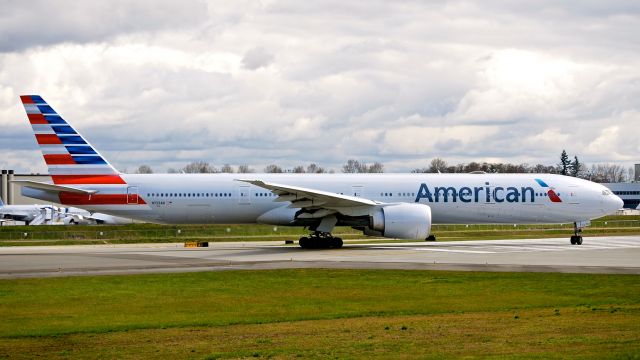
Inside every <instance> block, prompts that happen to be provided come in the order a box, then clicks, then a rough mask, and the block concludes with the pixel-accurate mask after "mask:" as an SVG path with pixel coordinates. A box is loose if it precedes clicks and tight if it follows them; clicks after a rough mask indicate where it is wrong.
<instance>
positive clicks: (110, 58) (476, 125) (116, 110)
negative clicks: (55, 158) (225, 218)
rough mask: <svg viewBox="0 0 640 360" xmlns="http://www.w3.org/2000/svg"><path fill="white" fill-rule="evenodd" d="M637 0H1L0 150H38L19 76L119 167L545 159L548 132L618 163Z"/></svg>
mask: <svg viewBox="0 0 640 360" xmlns="http://www.w3.org/2000/svg"><path fill="white" fill-rule="evenodd" d="M30 4H33V3H30ZM639 14H640V9H639V6H637V4H635V3H633V2H631V3H630V2H625V1H621V2H606V3H590V2H588V3H581V4H567V3H562V4H559V3H557V2H551V1H548V2H547V1H542V2H540V1H535V2H529V1H524V2H518V3H513V4H504V3H503V2H494V1H486V2H483V3H481V4H480V3H479V4H474V3H469V2H458V1H452V2H445V3H426V4H424V3H420V2H386V1H370V2H367V3H344V2H340V1H330V2H321V3H320V2H318V3H316V2H311V1H307V2H299V1H291V2H289V1H266V2H246V3H245V2H243V3H238V2H233V3H225V2H200V1H186V2H180V3H179V4H178V3H175V2H170V1H167V2H164V1H163V2H155V1H154V2H145V1H139V2H135V3H130V2H126V1H92V2H86V3H85V2H82V3H77V2H65V1H62V2H39V3H36V4H35V6H33V5H28V4H27V3H24V4H23V2H11V3H8V4H5V5H3V12H2V14H0V33H1V34H3V37H2V38H1V39H0V129H1V130H0V153H1V154H3V158H2V160H0V167H9V166H11V167H15V168H16V170H18V171H30V170H32V169H36V168H41V167H42V165H41V164H40V163H39V162H38V160H37V157H35V156H25V152H27V151H29V149H36V147H35V143H34V141H33V136H32V135H30V134H29V126H28V124H27V122H26V119H25V116H24V114H23V111H22V108H21V106H20V104H19V102H18V98H17V96H18V95H20V94H23V93H39V94H42V95H43V96H44V97H45V99H47V100H48V101H49V102H51V104H52V106H53V107H54V108H55V109H57V110H58V111H59V112H60V113H61V114H62V115H63V116H65V117H66V118H67V119H68V120H69V121H70V122H72V124H74V125H75V126H76V127H77V128H78V129H79V130H81V131H82V132H83V133H84V134H85V135H86V137H87V138H89V140H90V141H91V142H92V143H94V145H96V146H97V147H98V148H99V149H102V152H103V153H105V154H106V156H108V157H109V158H110V160H111V162H112V163H114V164H115V165H116V166H117V167H119V168H121V169H124V168H127V169H134V168H136V167H137V166H138V165H140V164H142V163H149V164H150V165H152V166H153V167H154V168H155V169H156V170H162V169H165V168H167V167H180V166H179V165H178V164H180V163H183V164H184V163H187V162H189V161H193V160H207V161H210V162H211V163H213V164H217V165H220V164H224V163H231V164H246V163H248V164H253V165H254V167H256V168H259V169H261V168H262V167H263V165H264V164H268V163H279V164H282V165H284V166H293V165H296V164H302V163H305V164H306V163H309V162H317V163H320V164H321V165H324V166H327V167H333V168H336V169H339V167H340V165H341V164H342V163H344V161H345V160H346V159H348V158H359V159H362V160H364V161H369V162H371V161H381V162H383V163H386V164H387V166H386V168H387V170H397V171H406V170H409V169H411V168H414V167H418V166H424V165H426V163H427V162H428V161H429V160H430V159H431V158H432V157H435V156H439V157H443V158H445V159H447V160H448V161H449V162H450V163H455V162H469V161H486V160H490V159H496V160H499V161H510V162H529V163H548V164H552V163H555V162H557V160H556V158H557V156H558V154H559V152H560V151H561V150H562V149H566V150H567V151H568V152H569V153H570V154H577V155H579V156H580V157H581V159H582V160H583V161H585V162H612V161H618V162H625V163H626V164H630V163H632V162H634V161H638V160H640V159H638V152H639V151H640V141H639V140H638V136H637V135H635V134H637V133H638V132H640V131H639V130H640V119H639V118H638V114H639V113H640V109H638V99H640V46H639V45H640V41H639V40H638V37H637V36H635V34H636V33H638V31H640V16H639ZM44 20H46V21H44ZM32 23H42V26H39V27H34V26H25V25H24V24H32ZM612 128H617V129H618V130H617V131H615V132H614V131H613V130H606V129H612ZM605 130H606V131H605ZM607 131H608V132H607ZM18 156H19V157H20V158H21V159H28V160H27V161H23V160H20V161H18V160H7V159H9V158H12V159H13V158H15V157H18ZM419 163H423V165H416V164H419Z"/></svg>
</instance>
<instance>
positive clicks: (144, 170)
mask: <svg viewBox="0 0 640 360" xmlns="http://www.w3.org/2000/svg"><path fill="white" fill-rule="evenodd" d="M137 173H138V174H153V170H152V169H151V166H149V165H140V166H139V167H138V171H137Z"/></svg>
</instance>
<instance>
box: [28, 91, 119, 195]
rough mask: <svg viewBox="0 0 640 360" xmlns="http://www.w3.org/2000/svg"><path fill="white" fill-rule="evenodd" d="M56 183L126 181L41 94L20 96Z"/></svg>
mask: <svg viewBox="0 0 640 360" xmlns="http://www.w3.org/2000/svg"><path fill="white" fill-rule="evenodd" d="M20 99H21V100H22V104H23V105H24V109H25V111H26V112H27V117H28V118H29V122H30V123H31V127H32V128H33V132H34V134H35V136H36V141H37V142H38V145H39V146H40V150H42V155H43V156H44V161H45V162H46V163H47V166H48V168H49V174H50V175H51V178H52V179H53V183H54V184H58V185H72V184H73V185H92V184H126V182H125V181H124V180H123V179H122V177H121V176H120V173H119V172H118V171H117V170H116V169H115V168H114V167H113V166H111V164H109V163H108V162H107V161H106V160H105V159H104V157H102V155H100V154H99V153H98V152H97V151H96V150H95V148H94V147H93V146H91V144H89V142H88V141H86V140H85V139H84V138H83V137H82V135H80V134H79V133H78V132H77V131H76V130H75V129H74V128H73V127H72V126H71V125H69V123H67V122H66V121H65V120H64V119H63V118H62V117H61V116H60V115H58V113H56V112H55V110H53V108H52V107H51V106H49V105H48V104H47V103H46V102H45V101H44V99H42V97H41V96H39V95H22V96H20Z"/></svg>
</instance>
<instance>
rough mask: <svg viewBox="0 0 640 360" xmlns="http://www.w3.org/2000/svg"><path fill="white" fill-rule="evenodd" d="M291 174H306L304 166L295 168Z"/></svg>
mask: <svg viewBox="0 0 640 360" xmlns="http://www.w3.org/2000/svg"><path fill="white" fill-rule="evenodd" d="M291 172H292V173H295V174H302V173H304V172H305V171H304V166H302V165H298V166H296V167H294V168H293V170H291Z"/></svg>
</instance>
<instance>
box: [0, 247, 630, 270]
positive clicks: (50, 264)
mask: <svg viewBox="0 0 640 360" xmlns="http://www.w3.org/2000/svg"><path fill="white" fill-rule="evenodd" d="M288 268H354V269H415V270H460V271H531V272H573V273H616V274H640V236H618V237H592V238H585V242H584V244H583V245H581V246H577V245H571V244H569V240H568V239H566V238H557V239H531V240H483V241H455V242H415V243H400V242H397V243H393V242H389V243H371V244H350V243H348V242H347V243H346V244H345V247H344V248H342V249H334V250H303V249H300V248H299V247H297V246H291V245H288V246H287V245H283V243H282V242H234V243H211V244H210V247H209V248H184V247H183V244H179V243H170V244H143V245H140V244H136V245H84V246H23V247H5V248H0V278H4V279H10V278H24V277H54V276H72V275H100V274H138V273H163V272H187V271H221V270H236V269H244V270H251V269H253V270H260V269H288Z"/></svg>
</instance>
